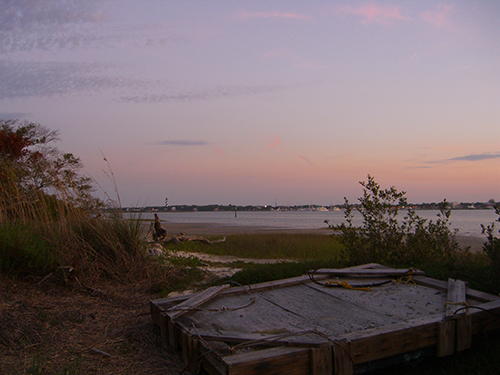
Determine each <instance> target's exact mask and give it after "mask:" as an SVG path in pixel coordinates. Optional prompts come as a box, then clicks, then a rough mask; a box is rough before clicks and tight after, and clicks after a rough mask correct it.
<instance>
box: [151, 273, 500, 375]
mask: <svg viewBox="0 0 500 375" xmlns="http://www.w3.org/2000/svg"><path fill="white" fill-rule="evenodd" d="M352 269H354V270H357V271H356V273H357V272H358V271H359V273H361V274H362V273H363V272H362V270H363V269H365V270H369V271H370V272H367V273H368V274H371V275H370V277H366V278H365V279H363V280H362V281H361V280H360V279H359V278H358V279H354V278H353V279H351V280H349V277H343V279H346V280H348V281H349V282H352V283H353V284H355V283H370V282H372V281H371V280H375V281H380V280H383V279H380V278H378V279H376V278H373V277H372V276H373V272H371V270H375V271H376V270H386V269H387V267H384V266H381V265H377V264H370V265H363V266H358V267H353V268H352ZM360 270H361V271H360ZM327 276H328V275H324V276H323V275H316V278H318V279H320V278H323V279H324V278H326V277H327ZM350 277H351V276H350ZM389 278H390V276H389ZM413 278H414V280H415V281H417V283H418V287H416V288H415V287H413V286H405V285H404V284H385V285H384V286H381V287H373V288H372V291H370V292H361V291H355V290H348V289H343V288H327V287H324V286H321V285H317V284H314V283H312V282H310V280H309V278H308V276H302V277H300V278H292V279H287V280H279V281H277V282H271V283H262V284H258V285H253V286H251V287H244V288H243V287H234V288H228V289H225V290H223V291H221V292H218V293H215V294H214V295H213V296H210V294H211V293H212V292H209V293H208V292H207V293H205V294H204V293H203V292H202V293H197V294H194V295H190V296H181V297H175V298H172V299H168V298H167V299H163V300H157V301H152V302H151V312H152V318H153V320H154V321H155V323H156V324H158V325H159V326H160V329H161V332H162V336H163V337H164V339H167V340H168V341H169V342H170V343H171V345H172V346H173V347H175V346H177V347H180V348H181V349H182V351H183V353H182V355H183V358H184V360H185V361H186V360H187V361H188V362H189V364H190V371H193V372H196V371H194V370H195V367H196V365H195V364H193V363H192V362H196V361H193V358H196V357H199V358H200V359H201V361H202V362H203V367H204V368H205V369H206V370H207V371H208V372H209V373H210V374H214V375H229V374H236V375H239V374H244V375H250V374H256V375H260V374H263V373H264V368H266V369H267V368H270V369H271V370H270V371H271V372H269V373H271V374H278V373H290V374H295V373H296V374H299V373H304V374H306V373H315V372H316V373H323V371H327V370H325V369H326V368H327V367H328V365H327V361H328V355H327V350H329V349H328V347H329V345H331V344H330V343H331V342H333V341H334V342H341V343H343V344H342V345H343V347H342V348H345V350H344V349H341V347H340V346H338V345H335V346H334V347H333V352H334V355H333V358H332V361H333V362H334V363H335V368H336V369H339V371H340V370H341V371H343V372H341V374H343V375H348V374H352V373H353V365H354V364H361V363H366V362H370V361H375V360H378V359H382V358H388V357H391V356H394V355H398V354H403V353H406V352H411V351H414V350H418V349H423V348H429V347H431V346H436V347H437V350H438V354H439V355H447V354H450V353H452V352H453V351H460V350H465V349H466V348H468V347H470V342H471V336H472V334H477V333H480V332H483V331H484V330H491V329H495V328H500V321H499V320H498V318H497V317H496V316H494V315H492V314H491V313H493V314H497V315H500V299H499V298H498V297H497V296H491V295H488V294H486V293H481V292H477V291H473V290H470V289H469V290H466V291H465V292H466V295H465V297H464V294H463V293H462V292H460V293H456V292H453V293H451V292H450V293H451V294H455V293H456V294H457V295H460V296H461V297H460V298H457V297H450V300H453V301H455V300H460V299H461V300H462V301H463V300H465V298H467V302H469V304H471V301H472V300H475V301H476V302H477V301H492V302H488V303H484V304H479V307H481V308H482V309H487V310H488V312H483V311H482V310H479V309H476V310H475V309H474V308H473V306H471V307H470V308H469V309H468V311H469V312H468V313H465V310H464V313H460V314H459V313H457V314H454V315H450V316H452V317H453V318H448V319H445V310H446V308H445V302H446V301H447V294H446V291H447V290H449V289H452V288H448V285H447V283H444V282H441V281H438V280H433V279H430V278H427V277H425V276H414V277H413ZM459 289H460V288H459ZM214 296H216V297H217V298H213V297H214ZM252 298H253V299H255V301H254V302H252V303H249V301H251V299H252ZM189 302H191V303H192V302H194V306H195V307H194V308H195V311H193V312H192V313H191V314H189V316H187V315H186V314H180V315H179V316H178V317H177V318H174V319H172V318H171V316H169V315H170V314H169V315H167V314H165V313H163V314H161V313H160V312H163V311H164V309H165V307H167V308H168V309H171V308H172V307H173V306H181V307H180V308H176V307H174V308H173V309H171V310H170V312H169V313H175V312H179V311H180V310H182V311H187V310H188V309H190V308H192V306H193V305H191V304H189ZM458 302H461V301H458ZM198 303H199V304H198ZM182 304H184V305H182ZM202 304H203V308H202V309H200V310H198V308H199V307H200V306H201V305H202ZM452 306H453V305H452ZM455 307H456V308H461V307H462V306H458V305H457V306H455ZM176 310H177V311H176ZM193 324H194V325H195V326H196V327H198V328H196V330H194V329H191V328H192V325H193ZM304 332H307V334H303V333H304ZM278 333H283V334H285V333H286V334H288V333H289V334H291V335H292V336H289V337H285V336H283V337H279V335H278ZM270 336H274V337H273V338H272V339H273V340H274V339H276V340H275V341H273V342H272V343H269V342H266V343H261V342H259V345H260V346H259V347H262V345H265V346H267V347H269V346H274V345H286V347H281V346H279V347H275V348H274V349H282V348H286V349H287V350H289V349H300V350H305V351H306V352H307V353H306V352H300V353H302V354H300V355H297V356H293V355H292V356H290V355H289V356H288V357H287V354H285V353H283V352H280V351H279V350H278V351H265V350H256V351H253V352H252V349H253V348H255V347H253V346H250V345H245V344H244V345H243V346H242V347H241V348H243V347H244V349H240V348H239V347H235V346H234V345H236V344H239V343H245V342H246V341H249V342H252V341H255V340H259V339H260V338H267V339H269V338H270ZM452 336H453V337H452ZM214 340H215V341H218V342H220V344H223V345H225V348H226V349H225V351H220V350H214V349H213V347H212V348H211V347H210V345H213V344H215V341H214ZM205 343H207V344H208V345H209V346H206V344H205ZM226 344H227V345H226ZM228 345H229V346H231V345H233V348H234V349H235V350H237V352H238V353H239V354H235V355H226V354H224V353H230V351H229V350H228V349H229V347H228ZM266 350H271V349H266ZM243 351H244V353H243ZM341 351H342V353H343V354H340V353H341ZM252 353H253V354H252ZM272 353H275V354H276V353H277V354H276V355H274V354H272ZM287 353H289V352H287ZM304 353H306V354H304ZM283 356H284V357H283ZM296 357H297V358H298V359H299V360H298V362H295V359H297V358H296ZM324 361H326V362H324ZM342 361H343V362H342ZM259 363H262V365H259ZM297 363H298V364H299V365H298V367H297V366H296V365H297ZM342 363H343V364H342ZM306 364H307V366H306ZM230 366H232V367H230ZM283 366H284V367H283ZM301 366H306V367H307V369H305V368H306V367H304V368H302V367H301ZM296 368H301V370H300V371H302V372H294V371H296ZM273 371H274V372H273ZM335 371H336V370H335ZM265 373H266V374H267V373H268V372H265ZM287 375H288V374H287Z"/></svg>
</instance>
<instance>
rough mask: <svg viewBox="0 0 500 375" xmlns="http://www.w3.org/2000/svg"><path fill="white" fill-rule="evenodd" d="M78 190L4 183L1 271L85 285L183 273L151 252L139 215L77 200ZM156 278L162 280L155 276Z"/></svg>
mask: <svg viewBox="0 0 500 375" xmlns="http://www.w3.org/2000/svg"><path fill="white" fill-rule="evenodd" d="M75 194H76V193H75V192H74V191H71V190H67V189H61V190H59V191H54V192H53V194H48V193H47V192H44V191H41V190H33V189H21V188H19V187H16V186H14V185H12V184H9V183H8V181H1V182H0V271H1V272H2V273H4V274H6V275H9V276H11V277H26V276H29V277H35V278H38V279H40V278H42V277H45V276H46V275H49V274H51V275H53V276H51V277H52V278H55V279H58V280H60V281H63V282H65V283H68V282H73V281H75V282H77V283H80V284H81V283H85V284H86V285H88V284H89V283H90V284H96V283H99V282H100V280H113V281H116V282H119V283H137V282H146V283H147V282H149V281H151V282H153V283H154V282H158V280H162V281H161V282H162V283H164V284H168V283H169V282H170V281H171V280H173V281H175V280H176V278H178V277H181V278H182V272H178V271H177V270H175V269H174V267H165V266H164V265H161V264H158V262H154V261H151V260H150V259H149V258H148V257H147V251H146V246H147V242H146V241H145V234H144V231H143V228H142V225H141V221H140V218H137V219H132V220H126V219H124V218H123V217H122V214H121V210H120V209H119V208H116V209H114V210H110V209H107V210H106V211H103V210H102V209H101V208H96V207H91V208H89V207H88V205H85V204H83V203H78V202H79V199H80V197H78V195H77V194H76V195H75ZM155 280H157V281H155Z"/></svg>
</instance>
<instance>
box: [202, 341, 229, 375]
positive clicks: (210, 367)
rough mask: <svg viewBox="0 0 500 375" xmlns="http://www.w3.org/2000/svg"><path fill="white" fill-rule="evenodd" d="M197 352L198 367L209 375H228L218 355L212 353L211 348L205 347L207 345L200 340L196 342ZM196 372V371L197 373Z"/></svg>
mask: <svg viewBox="0 0 500 375" xmlns="http://www.w3.org/2000/svg"><path fill="white" fill-rule="evenodd" d="M198 351H199V353H200V355H199V358H200V362H201V364H200V367H203V369H204V370H205V371H206V372H208V373H209V374H210V375H228V372H227V367H226V366H225V364H224V363H223V361H222V359H221V357H220V355H217V353H215V352H214V350H213V348H211V347H210V346H207V343H206V342H204V341H202V340H200V341H199V342H198ZM197 372H198V371H196V373H197Z"/></svg>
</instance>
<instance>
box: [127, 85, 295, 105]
mask: <svg viewBox="0 0 500 375" xmlns="http://www.w3.org/2000/svg"><path fill="white" fill-rule="evenodd" d="M288 88H289V86H283V85H255V86H245V85H233V86H213V87H207V88H202V89H193V90H191V91H183V92H175V91H174V90H169V91H170V92H164V93H160V94H146V95H133V96H122V97H120V98H119V99H118V101H120V102H128V103H149V104H155V103H163V102H187V101H196V100H210V99H219V98H228V97H235V96H244V95H258V94H267V93H273V92H278V91H283V90H286V89H288Z"/></svg>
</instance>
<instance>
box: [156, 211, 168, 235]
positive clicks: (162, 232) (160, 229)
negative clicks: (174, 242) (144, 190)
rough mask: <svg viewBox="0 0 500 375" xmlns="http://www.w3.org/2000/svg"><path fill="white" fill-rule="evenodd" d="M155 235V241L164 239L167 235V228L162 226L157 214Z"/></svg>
mask: <svg viewBox="0 0 500 375" xmlns="http://www.w3.org/2000/svg"><path fill="white" fill-rule="evenodd" d="M154 228H155V230H154V235H153V238H154V239H155V241H162V240H164V239H165V237H167V230H166V229H165V228H163V227H162V226H161V222H160V218H159V217H158V215H157V214H155V225H154Z"/></svg>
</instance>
